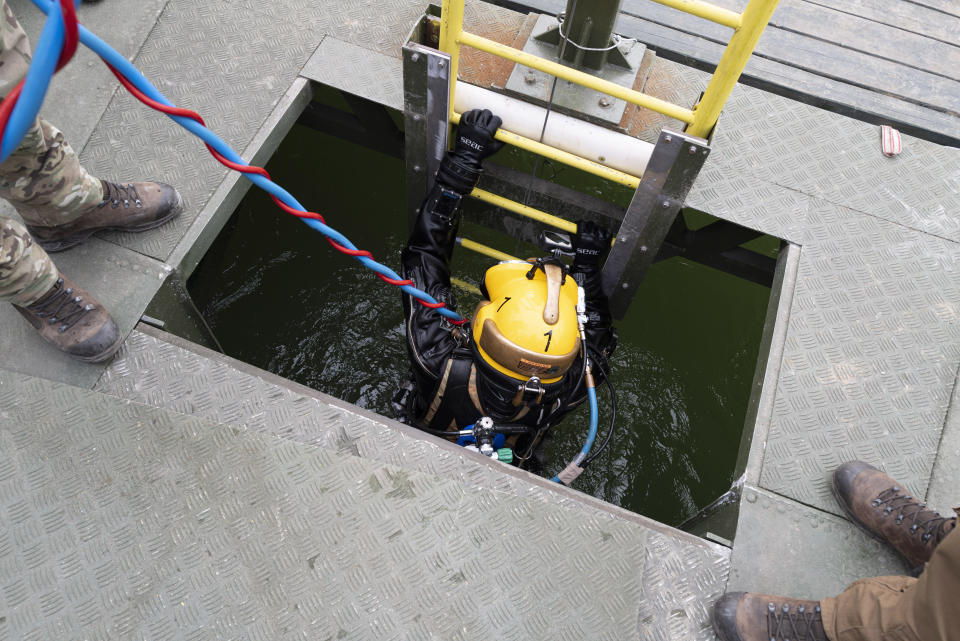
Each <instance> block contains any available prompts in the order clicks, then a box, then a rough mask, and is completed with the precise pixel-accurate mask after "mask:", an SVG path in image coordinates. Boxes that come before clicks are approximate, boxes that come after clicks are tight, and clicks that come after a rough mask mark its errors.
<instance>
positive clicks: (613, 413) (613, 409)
mask: <svg viewBox="0 0 960 641" xmlns="http://www.w3.org/2000/svg"><path fill="white" fill-rule="evenodd" d="M590 351H591V352H592V353H593V355H594V357H595V358H596V362H597V367H599V368H600V373H601V374H603V380H604V382H606V384H607V389H608V390H610V428H609V429H608V430H607V435H606V436H605V437H604V438H603V443H601V444H600V447H598V448H597V449H596V450H595V451H594V452H592V453H591V454H590V456H589V457H587V459H586V460H585V461H584V462H583V465H581V466H580V467H581V468H584V469H586V467H587V466H588V465H590V464H591V463H592V462H593V459H595V458H597V457H598V456H600V454H602V453H603V450H604V449H605V448H606V447H607V444H608V443H610V438H611V437H612V436H613V430H614V427H615V426H616V423H617V393H616V391H615V390H614V389H613V383H612V382H611V381H610V370H609V369H608V364H607V361H606V359H604V358H603V355H602V354H600V353H599V352H598V351H597V350H595V349H594V348H592V347H591V348H590Z"/></svg>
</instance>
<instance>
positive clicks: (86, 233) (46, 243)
mask: <svg viewBox="0 0 960 641" xmlns="http://www.w3.org/2000/svg"><path fill="white" fill-rule="evenodd" d="M182 212H183V198H182V197H180V198H179V199H178V200H177V203H176V204H175V205H174V206H173V208H172V209H171V210H170V212H169V213H168V214H167V215H166V216H164V217H163V218H158V219H157V220H154V221H153V222H149V223H144V224H142V225H136V226H129V225H113V226H111V227H92V228H90V229H84V230H82V231H78V232H77V233H75V234H73V235H72V236H68V237H67V238H61V239H60V240H40V239H38V238H37V237H36V236H34V240H35V241H36V242H37V244H38V245H40V247H42V248H43V250H44V251H45V252H47V253H48V254H55V253H57V252H62V251H63V250H65V249H70V248H71V247H76V246H77V245H79V244H80V243H82V242H84V241H86V240H87V239H89V238H90V237H91V236H93V235H94V234H96V233H99V232H102V231H119V232H131V233H137V232H141V231H147V230H149V229H155V228H157V227H159V226H160V225H163V224H164V223H167V222H168V221H170V220H171V219H173V218H176V217H177V216H179V215H180V214H181V213H182ZM94 362H96V361H94Z"/></svg>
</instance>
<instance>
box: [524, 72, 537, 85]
mask: <svg viewBox="0 0 960 641" xmlns="http://www.w3.org/2000/svg"><path fill="white" fill-rule="evenodd" d="M523 81H524V82H525V83H527V84H528V85H532V84H533V83H535V82H536V81H537V76H536V75H534V73H533V72H532V71H529V72H527V75H525V76H524V77H523Z"/></svg>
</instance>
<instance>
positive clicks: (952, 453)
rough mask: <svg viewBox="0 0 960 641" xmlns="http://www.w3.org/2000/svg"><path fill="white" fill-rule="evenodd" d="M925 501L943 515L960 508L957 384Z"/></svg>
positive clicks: (959, 413)
mask: <svg viewBox="0 0 960 641" xmlns="http://www.w3.org/2000/svg"><path fill="white" fill-rule="evenodd" d="M926 500H927V503H928V504H930V505H931V506H932V507H933V508H934V509H936V510H938V511H939V512H940V514H944V515H949V514H953V511H954V510H955V509H957V508H960V387H958V386H956V385H954V388H953V398H952V399H951V401H950V409H949V410H948V412H947V420H946V424H945V425H944V427H943V434H942V435H941V438H940V446H939V447H938V448H937V458H936V460H935V461H934V464H933V473H932V474H931V476H930V485H929V486H928V488H927V497H926Z"/></svg>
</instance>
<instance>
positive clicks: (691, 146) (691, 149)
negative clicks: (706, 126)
mask: <svg viewBox="0 0 960 641" xmlns="http://www.w3.org/2000/svg"><path fill="white" fill-rule="evenodd" d="M690 153H691V154H695V153H697V148H696V146H695V145H690Z"/></svg>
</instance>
